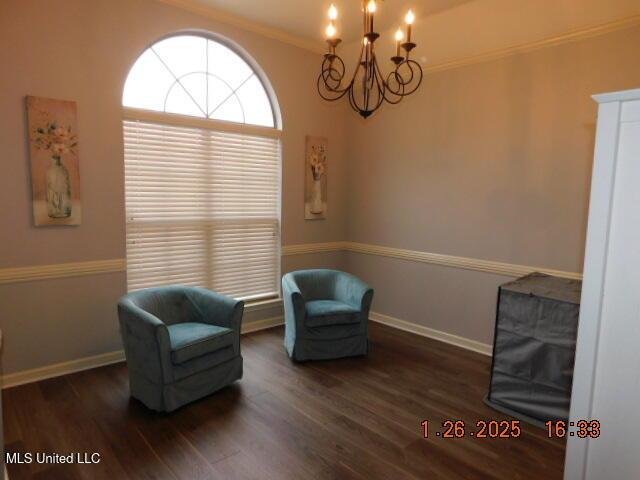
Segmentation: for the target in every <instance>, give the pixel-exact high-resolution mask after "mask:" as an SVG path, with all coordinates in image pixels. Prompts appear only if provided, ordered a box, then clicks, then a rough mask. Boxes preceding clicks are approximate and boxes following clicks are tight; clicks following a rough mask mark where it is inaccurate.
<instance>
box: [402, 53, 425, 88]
mask: <svg viewBox="0 0 640 480" xmlns="http://www.w3.org/2000/svg"><path fill="white" fill-rule="evenodd" d="M403 63H405V64H406V65H407V67H408V68H409V70H411V77H410V79H409V80H408V81H404V79H403V86H404V87H405V88H406V87H408V86H409V85H410V84H411V83H415V85H414V86H413V87H411V88H409V89H408V90H405V91H404V93H403V96H405V97H406V96H409V95H411V94H412V93H414V92H415V91H416V90H418V88H419V87H420V85H421V84H422V79H423V77H424V72H423V71H422V67H421V66H420V64H419V63H418V62H416V61H415V60H407V61H405V62H403ZM414 68H415V71H414ZM400 78H402V75H400Z"/></svg>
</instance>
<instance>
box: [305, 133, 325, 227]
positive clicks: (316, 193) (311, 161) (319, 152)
mask: <svg viewBox="0 0 640 480" xmlns="http://www.w3.org/2000/svg"><path fill="white" fill-rule="evenodd" d="M327 144H328V141H327V139H326V138H322V137H307V146H306V155H305V157H306V158H305V189H304V218H305V219H306V220H321V219H324V218H326V216H327Z"/></svg>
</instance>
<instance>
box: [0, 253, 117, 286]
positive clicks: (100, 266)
mask: <svg viewBox="0 0 640 480" xmlns="http://www.w3.org/2000/svg"><path fill="white" fill-rule="evenodd" d="M126 269H127V262H126V260H125V259H124V258H116V259H112V260H91V261H87V262H70V263H60V264H56V265H32V266H28V267H14V268H0V285H2V284H6V283H19V282H30V281H33V280H48V279H53V278H66V277H79V276H83V275H97V274H102V273H114V272H124V271H126Z"/></svg>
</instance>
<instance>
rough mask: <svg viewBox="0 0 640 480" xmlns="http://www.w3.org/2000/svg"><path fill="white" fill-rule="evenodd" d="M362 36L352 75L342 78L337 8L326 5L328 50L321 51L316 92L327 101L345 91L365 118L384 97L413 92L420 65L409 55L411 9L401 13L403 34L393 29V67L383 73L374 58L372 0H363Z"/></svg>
mask: <svg viewBox="0 0 640 480" xmlns="http://www.w3.org/2000/svg"><path fill="white" fill-rule="evenodd" d="M362 9H363V17H364V19H363V31H364V34H363V39H362V46H361V49H360V57H359V59H358V64H357V66H356V70H355V72H354V74H353V77H352V78H351V80H350V81H349V83H347V84H344V85H343V82H344V81H345V73H346V70H345V65H344V62H343V61H342V59H341V58H340V56H338V55H337V54H336V48H337V47H338V45H339V44H340V42H342V40H341V39H340V38H337V37H336V33H337V30H336V27H335V24H334V22H335V21H336V19H337V18H338V10H337V9H336V7H335V6H334V5H331V7H330V8H329V26H328V27H327V29H326V35H327V44H328V45H329V52H328V53H326V54H325V55H324V60H323V61H322V72H321V73H320V75H319V76H318V93H319V94H320V96H321V97H322V98H324V99H325V100H329V101H332V102H333V101H336V100H340V99H341V98H342V97H344V96H345V95H346V96H347V98H348V99H349V104H350V105H351V108H353V109H354V110H355V111H356V112H358V113H359V114H360V115H362V117H364V118H367V117H368V116H369V115H371V114H372V113H373V112H375V111H376V110H377V109H378V108H380V107H381V106H382V104H383V103H384V102H385V101H386V102H387V103H391V104H397V103H400V102H401V101H402V99H403V98H404V97H406V96H408V95H411V94H412V93H414V92H415V91H416V90H417V89H418V87H419V86H420V84H421V83H422V67H420V64H419V63H418V62H416V61H414V60H412V59H410V58H409V57H410V54H411V51H412V50H413V49H414V48H415V47H416V44H415V43H412V42H411V26H412V25H413V21H414V20H415V16H414V14H413V12H412V11H411V10H409V11H408V12H407V15H406V16H405V22H406V24H407V37H406V42H403V40H404V33H403V32H402V30H401V29H398V31H397V32H396V36H395V39H396V54H395V56H393V57H391V62H392V63H393V65H394V68H393V70H392V71H391V72H390V73H389V74H388V75H386V76H385V74H384V73H383V72H382V70H381V68H380V66H379V65H378V60H377V58H376V52H375V42H376V40H377V39H378V37H380V35H379V34H378V33H376V32H375V31H374V30H373V18H374V15H375V12H376V9H377V5H376V1H375V0H369V1H368V2H367V1H366V0H363V2H362Z"/></svg>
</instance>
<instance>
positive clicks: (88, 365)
mask: <svg viewBox="0 0 640 480" xmlns="http://www.w3.org/2000/svg"><path fill="white" fill-rule="evenodd" d="M283 323H284V318H283V317H282V316H279V317H273V318H265V319H264V320H258V321H256V322H250V323H246V324H244V325H242V330H241V332H242V333H243V334H245V333H251V332H257V331H258V330H265V329H267V328H272V327H276V326H278V325H282V324H283ZM124 360H125V358H124V350H116V351H115V352H108V353H102V354H100V355H94V356H91V357H84V358H79V359H76V360H70V361H68V362H61V363H54V364H53V365H47V366H46V367H39V368H33V369H31V370H24V371H22V372H16V373H10V374H9V375H3V376H2V388H3V389H5V388H10V387H17V386H18V385H24V384H26V383H33V382H37V381H40V380H46V379H48V378H54V377H59V376H61V375H68V374H70V373H76V372H81V371H83V370H89V369H92V368H98V367H104V366H105V365H111V364H113V363H119V362H124Z"/></svg>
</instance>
